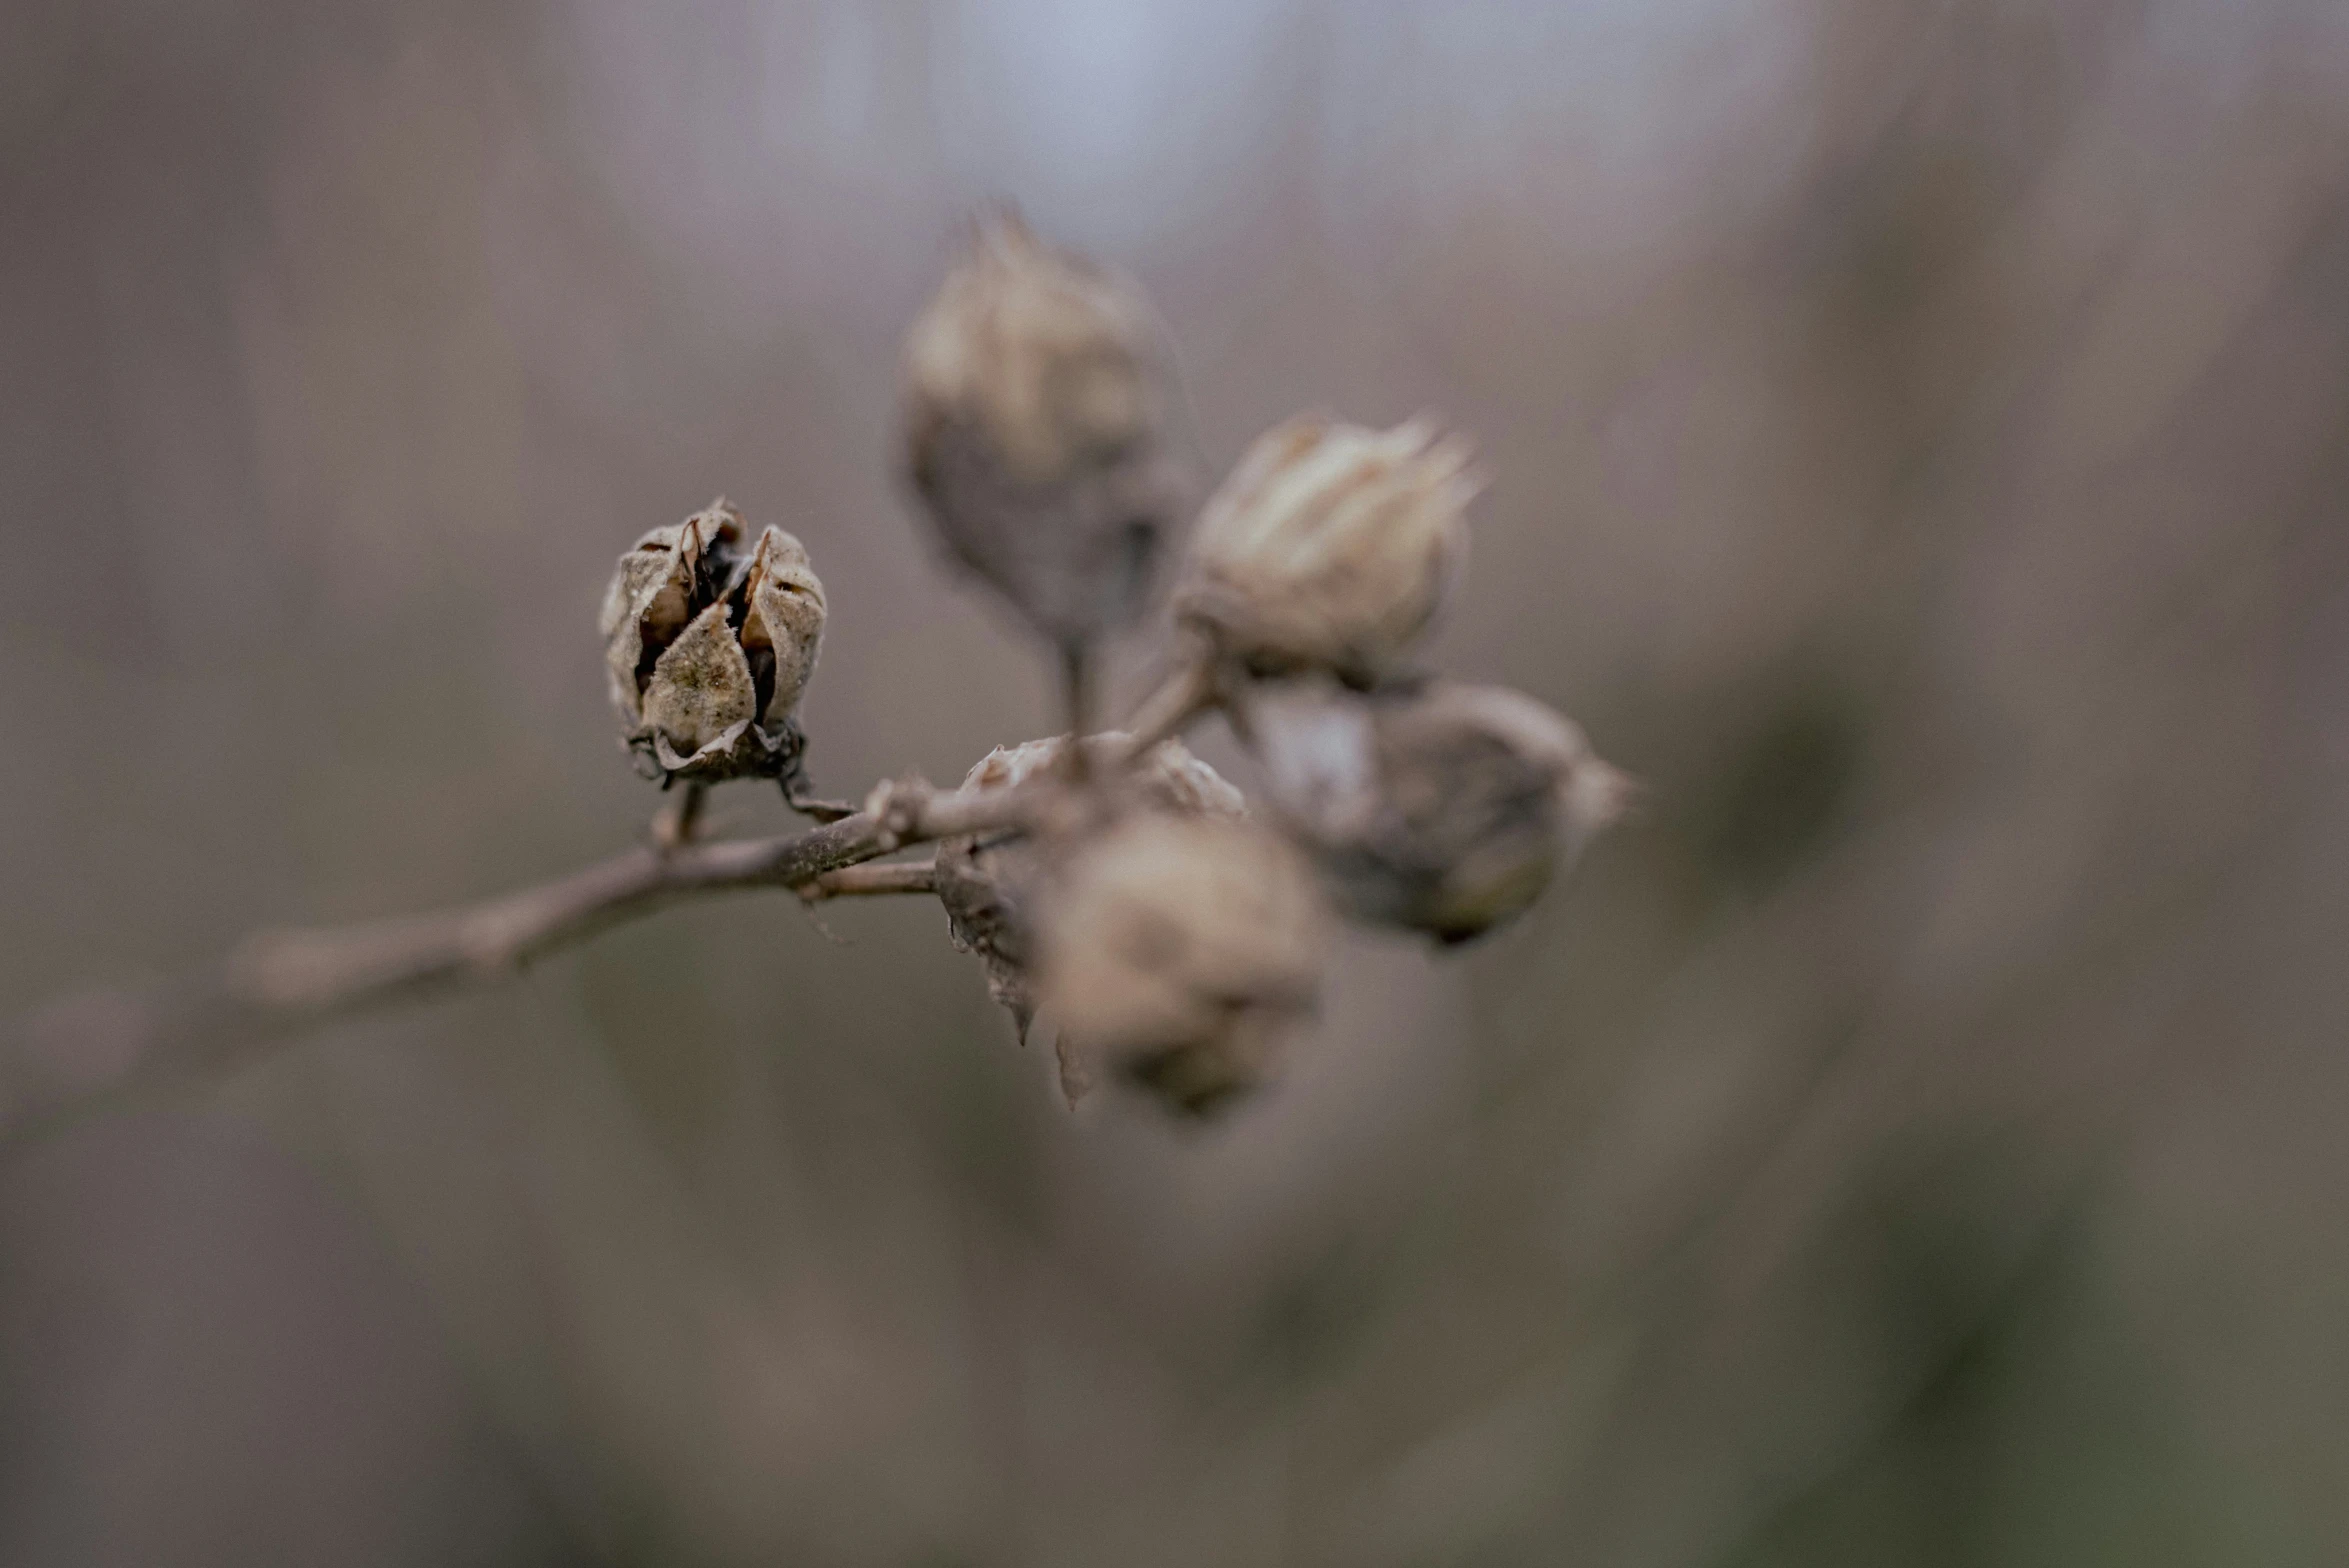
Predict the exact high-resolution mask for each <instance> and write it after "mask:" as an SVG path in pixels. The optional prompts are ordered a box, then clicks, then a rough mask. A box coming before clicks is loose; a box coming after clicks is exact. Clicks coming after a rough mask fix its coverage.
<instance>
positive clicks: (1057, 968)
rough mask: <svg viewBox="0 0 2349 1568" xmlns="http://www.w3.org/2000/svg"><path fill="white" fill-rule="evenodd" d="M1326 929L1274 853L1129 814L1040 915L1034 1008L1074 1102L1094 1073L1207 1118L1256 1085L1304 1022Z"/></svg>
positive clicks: (1246, 826) (1090, 850) (1241, 835)
mask: <svg viewBox="0 0 2349 1568" xmlns="http://www.w3.org/2000/svg"><path fill="white" fill-rule="evenodd" d="M1327 925H1328V922H1327V917H1326V913H1325V906H1324V905H1323V902H1322V899H1321V894H1320V891H1319V889H1317V888H1316V887H1315V885H1314V881H1313V876H1312V872H1311V870H1310V868H1308V867H1307V866H1306V865H1305V864H1304V862H1303V861H1302V859H1300V858H1299V856H1298V855H1297V854H1296V852H1295V851H1294V850H1292V849H1291V848H1290V847H1289V846H1288V845H1287V844H1286V843H1285V842H1283V841H1282V840H1281V838H1280V837H1279V836H1278V835H1276V834H1273V833H1269V832H1267V831H1265V830H1264V829H1262V828H1259V827H1257V826H1255V825H1253V824H1251V823H1249V822H1248V821H1246V820H1244V819H1240V818H1233V817H1225V816H1174V815H1170V814H1167V813H1164V812H1137V813H1133V814H1131V815H1128V816H1125V817H1121V818H1119V819H1117V820H1116V821H1114V822H1113V823H1111V824H1110V825H1109V826H1108V827H1107V829H1106V830H1104V831H1102V832H1101V833H1099V834H1097V835H1096V836H1094V837H1092V838H1090V839H1088V840H1087V841H1085V842H1084V843H1083V844H1081V845H1078V846H1076V847H1075V848H1073V849H1072V850H1071V851H1070V853H1069V854H1068V856H1067V858H1066V859H1065V860H1064V861H1062V862H1061V863H1060V864H1058V865H1056V866H1054V867H1053V868H1052V874H1051V877H1050V880H1049V882H1048V884H1047V885H1046V887H1045V890H1044V896H1043V897H1041V898H1040V899H1039V900H1038V904H1037V910H1036V917H1035V933H1036V960H1037V961H1036V993H1037V996H1038V998H1039V999H1040V1000H1041V1002H1042V1003H1043V1006H1044V1008H1045V1010H1046V1012H1048V1013H1049V1014H1050V1015H1051V1017H1052V1019H1053V1021H1054V1023H1055V1024H1057V1025H1058V1026H1059V1029H1060V1032H1061V1048H1062V1057H1061V1073H1062V1081H1063V1085H1064V1087H1066V1088H1067V1089H1068V1090H1069V1092H1070V1095H1071V1097H1072V1098H1074V1097H1075V1095H1077V1094H1079V1093H1082V1092H1083V1090H1084V1089H1085V1088H1086V1086H1087V1085H1088V1084H1089V1083H1090V1081H1091V1079H1092V1077H1093V1075H1094V1072H1095V1071H1096V1069H1106V1070H1107V1071H1109V1072H1112V1073H1114V1074H1116V1075H1117V1076H1119V1077H1122V1078H1124V1079H1126V1080H1127V1081H1129V1082H1131V1083H1134V1084H1136V1085H1138V1086H1140V1087H1142V1088H1144V1089H1147V1090H1149V1091H1150V1092H1152V1093H1153V1094H1155V1095H1157V1096H1158V1097H1159V1098H1160V1099H1161V1100H1162V1101H1164V1102H1165V1103H1166V1104H1167V1105H1169V1106H1170V1107H1172V1108H1174V1109H1176V1110H1180V1111H1183V1112H1186V1113H1188V1114H1191V1115H1205V1114H1208V1113H1210V1112H1213V1111H1215V1110H1218V1109H1220V1108H1222V1107H1223V1106H1224V1105H1226V1104H1227V1103H1229V1102H1230V1101H1232V1100H1234V1099H1235V1098H1237V1097H1239V1096H1240V1095H1242V1094H1245V1093H1246V1092H1247V1091H1249V1090H1252V1089H1254V1088H1256V1087H1257V1086H1259V1085H1260V1084H1262V1083H1263V1082H1264V1081H1265V1080H1266V1079H1267V1078H1268V1077H1270V1076H1271V1075H1272V1073H1273V1072H1274V1070H1275V1069H1276V1067H1277V1065H1278V1062H1279V1059H1280V1055H1281V1052H1282V1048H1283V1046H1284V1045H1285V1044H1286V1042H1287V1041H1288V1039H1289V1038H1290V1036H1291V1035H1292V1034H1293V1033H1294V1031H1295V1029H1296V1027H1297V1026H1298V1025H1299V1024H1300V1023H1301V1022H1302V1021H1303V1020H1305V1019H1306V1018H1307V1017H1309V1016H1310V1015H1311V1013H1312V1012H1313V1010H1314V1006H1315V1003H1316V1000H1317V997H1318V994H1319V990H1320V985H1321V973H1322V967H1323V962H1324V957H1325V951H1326V947H1327Z"/></svg>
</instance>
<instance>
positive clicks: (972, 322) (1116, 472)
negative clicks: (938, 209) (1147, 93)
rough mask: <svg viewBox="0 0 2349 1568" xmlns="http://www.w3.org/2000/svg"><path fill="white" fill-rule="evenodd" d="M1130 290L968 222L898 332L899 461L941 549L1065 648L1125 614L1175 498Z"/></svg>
mask: <svg viewBox="0 0 2349 1568" xmlns="http://www.w3.org/2000/svg"><path fill="white" fill-rule="evenodd" d="M1169 362H1170V357H1169V355H1168V354H1167V352H1166V350H1165V347H1164V344H1163V340H1162V335H1161V333H1160V331H1159V329H1158V327H1157V324H1156V322H1155V320H1154V318H1153V317H1152V315H1151V312H1150V309H1149V306H1148V304H1147V302H1146V301H1145V300H1144V299H1143V298H1142V295H1141V293H1140V291H1139V290H1138V289H1137V288H1136V287H1135V286H1134V285H1133V284H1131V283H1130V282H1128V281H1126V280H1125V279H1124V278H1122V277H1119V276H1118V275H1116V274H1114V273H1111V272H1108V271H1105V270H1103V269H1101V268H1099V267H1096V266H1094V265H1092V264H1090V263H1088V262H1085V261H1082V260H1079V259H1077V258H1074V257H1071V256H1068V255H1065V254H1063V253H1061V252H1059V251H1056V250H1054V249H1052V248H1051V247H1049V246H1047V245H1045V244H1044V243H1043V242H1042V241H1041V240H1039V239H1037V238H1036V236H1035V235H1034V234H1032V233H1030V232H1029V230H1028V229H1027V227H1026V225H1024V224H1022V223H1021V222H1020V221H1019V219H1017V218H1016V217H1012V216H1010V215H1008V214H1005V215H998V216H995V217H992V218H990V219H988V220H986V221H985V222H983V223H981V224H980V225H979V226H978V227H977V229H976V231H975V233H974V234H973V237H972V243H971V246H970V250H969V252H968V254H967V255H966V256H964V258H963V259H962V261H961V262H960V263H959V264H958V265H957V266H956V267H955V268H954V269H953V271H952V272H950V273H949V274H948V276H947V278H946V281H945V283H944V284H943V285H941V286H940V288H939V290H938V292H937V294H936V295H935V296H934V297H933V298H932V299H931V301H930V303H929V305H928V307H927V308H926V309H925V310H924V311H923V312H922V314H921V316H920V318H919V319H918V320H916V321H915V323H914V325H913V328H912V330H911V331H910V332H909V333H908V334H907V336H906V346H905V435H906V461H907V467H908V471H909V473H910V475H911V478H912V481H913V486H914V489H915V491H916V492H917V493H918V494H919V496H920V497H921V500H922V502H923V506H924V510H925V511H926V513H927V514H928V516H929V519H930V521H931V522H932V523H933V524H934V525H935V526H936V528H937V530H938V534H939V536H940V537H941V538H942V539H943V540H944V541H945V543H946V545H947V547H948V548H949V549H950V550H951V551H952V552H953V554H954V555H955V556H956V557H957V558H958V559H960V560H961V561H962V562H963V563H964V564H965V565H967V566H968V567H970V568H971V569H972V570H973V571H975V572H976V573H977V574H978V575H979V576H980V577H982V578H984V579H985V580H986V581H987V582H989V583H991V584H992V585H993V586H994V587H995V588H996V589H997V590H998V591H999V592H1000V593H1002V594H1003V596H1004V597H1005V598H1006V599H1008V600H1010V601H1011V603H1012V604H1013V606H1014V607H1016V608H1017V609H1018V610H1019V611H1020V613H1021V614H1022V615H1023V616H1025V617H1026V618H1027V620H1028V621H1029V622H1030V623H1031V624H1033V625H1035V626H1036V627H1037V628H1038V629H1039V630H1041V631H1042V632H1043V633H1044V634H1045V635H1046V636H1048V637H1050V638H1052V639H1054V640H1055V641H1057V642H1060V643H1062V644H1064V645H1076V644H1082V643H1084V642H1087V641H1089V640H1091V639H1093V638H1095V637H1097V636H1099V635H1100V634H1101V633H1103V632H1105V631H1109V630H1112V629H1114V628H1116V627H1118V626H1120V625H1123V624H1125V623H1127V622H1129V621H1131V620H1132V619H1133V618H1134V617H1135V616H1136V615H1137V614H1138V613H1139V612H1140V611H1141V609H1142V607H1143V604H1144V602H1145V600H1146V598H1147V595H1148V591H1149V587H1150V580H1151V576H1152V571H1153V568H1154V567H1155V565H1156V562H1157V558H1158V556H1159V553H1160V545H1161V541H1162V539H1163V537H1164V536H1165V534H1166V532H1167V531H1168V529H1169V527H1170V526H1171V524H1172V522H1173V520H1174V518H1175V517H1176V516H1177V515H1178V514H1179V513H1180V512H1181V511H1182V510H1183V509H1184V505H1185V496H1184V488H1185V487H1184V486H1183V484H1182V483H1181V476H1180V473H1179V471H1178V469H1177V467H1176V465H1175V464H1174V463H1173V462H1171V461H1170V459H1169V457H1168V454H1167V441H1166V435H1165V425H1166V419H1167V412H1166V405H1167V402H1168V395H1167V382H1168V380H1169V374H1168V365H1169Z"/></svg>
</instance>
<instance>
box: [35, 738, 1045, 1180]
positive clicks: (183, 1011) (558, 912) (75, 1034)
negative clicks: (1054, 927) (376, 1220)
mask: <svg viewBox="0 0 2349 1568" xmlns="http://www.w3.org/2000/svg"><path fill="white" fill-rule="evenodd" d="M1042 804H1043V794H1042V793H1041V792H1039V791H1036V790H1033V789H1026V788H1022V789H973V790H937V789H933V788H932V787H931V786H929V785H928V784H925V783H923V782H921V781H920V780H918V779H915V780H900V781H892V782H888V783H884V784H882V785H880V786H879V787H878V788H876V789H875V790H874V791H873V792H872V794H871V796H870V797H868V798H867V800H866V802H865V804H864V807H863V808H862V809H861V810H859V811H857V812H855V813H854V814H852V815H850V816H847V817H843V818H841V819H840V820H838V821H834V822H827V823H824V824H823V825H821V826H819V827H814V828H810V829H808V830H806V831H805V832H801V833H793V834H788V835H786V836H783V837H780V838H770V839H750V840H737V841H730V842H716V843H676V844H673V845H660V844H656V845H653V846H648V847H645V848H640V849H635V850H631V851H629V852H628V853H626V854H623V855H616V856H614V857H613V858H612V859H610V860H606V861H603V862H601V863H600V864H597V865H592V866H589V867H587V868H586V869H585V870H583V871H578V872H574V873H573V874H571V875H570V876H567V877H562V878H559V879H557V880H555V881H553V882H548V883H544V884H542V885H540V886H538V887H532V888H525V889H523V890H522V891H520V892H517V893H510V894H507V895H506V896H504V897H502V898H496V899H491V900H490V901H488V902H486V903H482V904H475V905H472V906H470V907H468V908H464V909H457V910H451V911H448V912H446V913H443V914H436V915H425V916H419V917H415V918H412V919H404V920H395V921H386V922H381V923H377V924H370V925H363V926H356V927H348V928H338V929H331V930H313V931H284V932H264V933H261V934H258V935H255V936H253V937H251V938H249V939H247V940H246V941H245V942H244V943H243V944H242V945H241V946H239V947H238V948H237V950H236V951H235V952H234V953H233V954H232V955H231V956H230V958H229V959H228V961H227V962H226V963H225V964H223V965H222V966H221V967H220V968H219V970H218V971H217V972H214V973H211V974H206V975H201V976H198V977H195V978H194V979H192V980H188V981H183V982H180V983H178V984H175V985H170V986H165V987H161V988H158V989H157V990H154V991H151V992H147V993H143V994H137V995H126V994H121V993H109V994H104V995H99V996H93V997H85V998H79V999H76V1000H74V1001H71V1002H67V1003H64V1004H61V1005H58V1006H53V1007H50V1008H48V1009H45V1010H43V1011H42V1012H40V1013H37V1014H35V1015H34V1016H32V1017H31V1018H29V1019H24V1020H20V1021H18V1023H17V1024H16V1025H15V1026H14V1027H13V1028H11V1029H10V1030H9V1038H7V1039H6V1040H4V1041H0V1138H5V1137H7V1136H10V1135H13V1134H15V1133H17V1132H20V1131H22V1130H23V1129H24V1128H26V1127H27V1126H28V1125H31V1124H33V1123H36V1122H39V1121H43V1120H46V1119H48V1118H49V1117H52V1116H54V1115H56V1114H58V1113H59V1112H61V1111H64V1110H67V1109H69V1108H71V1107H72V1106H74V1105H77V1104H80V1103H82V1102H84V1101H86V1100H89V1099H91V1098H93V1097H95V1096H98V1095H103V1094H108V1093H111V1092H114V1091H117V1090H121V1089H123V1088H126V1087H128V1086H130V1085H131V1084H133V1083H134V1082H145V1081H149V1080H151V1079H160V1078H166V1077H170V1076H173V1075H184V1074H192V1073H195V1072H199V1071H202V1070H204V1069H205V1068H207V1067H210V1066H213V1065H216V1064H219V1063H221V1062H224V1061H226V1060H230V1059H232V1058H234V1057H236V1056H238V1055H239V1054H241V1053H243V1052H247V1051H250V1050H252V1049H254V1048H257V1047H258V1046H260V1045H262V1044H265V1043H267V1042H269V1041H272V1040H276V1039H282V1038H284V1037H286V1036H288V1035H291V1034H294V1033H297V1032H299V1031H300V1030H302V1029H305V1028H309V1027H312V1026H314V1025H316V1024H319V1023H323V1022H325V1021H327V1020H329V1019H333V1018H338V1017H344V1016H348V1015H350V1014H354V1013H358V1012H363V1011H366V1010H368V1009H370V1008H374V1007H379V1006H383V1005H385V1004H387V1003H390V1002H395V1001H402V1000H406V999H410V998H416V997H423V996H429V995H436V994H440V993H444V992H449V991H455V990H459V989H463V988H465V987H467V986H473V985H480V984H485V983H488V982H492V981H496V980H500V979H503V978H506V977H508V976H510V975H513V974H516V973H518V972H519V971H521V970H522V969H524V968H525V967H527V966H528V965H529V964H531V963H532V962H534V961H536V960H537V959H540V958H543V957H545V956H547V955H548V954H550V953H553V952H556V951H559V950H560V949H562V948H565V947H569V946H572V945H573V944H575V943H579V942H584V941H586V940H587V939H588V938H590V937H592V936H595V935H596V934H597V933H599V932H602V931H604V930H607V929H609V928H610V927H612V926H615V925H618V924H621V923H622V922H624V921H628V920H633V919H636V918H638V917H639V916H642V915H647V914H650V913H652V912H653V911H654V910H657V909H661V908H665V907H667V906H668V905H670V904H673V903H677V902H681V901H683V900H685V899H689V898H696V897H700V896H703V895H705V894H712V893H726V892H733V891H737V890H742V889H751V888H804V887H807V886H809V885H811V884H813V883H816V882H817V881H818V880H819V879H821V878H823V877H825V876H826V875H828V874H833V873H838V872H840V871H842V870H843V869H845V868H851V867H857V866H859V865H860V863H861V862H863V861H867V860H872V859H874V858H876V857H878V856H881V855H886V854H890V853H892V852H893V851H895V850H897V849H899V848H902V847H903V846H906V845H909V844H918V843H924V842H927V841H929V840H932V839H938V838H948V837H952V836H954V835H956V834H960V833H973V832H978V831H982V830H984V829H988V828H997V827H1007V826H1011V825H1013V824H1016V823H1019V822H1023V821H1025V820H1027V819H1028V818H1029V817H1030V816H1031V815H1033V814H1034V812H1035V811H1036V810H1037V809H1038V808H1039V807H1040V806H1041V805H1042ZM872 869H873V870H874V871H875V872H876V873H886V876H875V877H871V878H864V879H856V880H857V881H858V882H863V883H872V884H875V885H873V886H862V885H852V886H850V887H848V888H846V889H845V890H846V891H856V892H865V891H884V890H886V891H912V890H913V889H912V888H911V887H910V885H901V886H896V887H890V888H887V889H883V888H881V887H880V886H878V885H877V884H879V883H881V882H883V881H893V882H901V883H902V882H905V881H906V880H907V879H909V878H910V876H911V874H912V873H914V872H917V871H919V872H925V873H926V871H927V869H928V868H927V867H926V866H888V867H874V868H872ZM831 891H832V890H827V893H828V894H829V893H830V892H831Z"/></svg>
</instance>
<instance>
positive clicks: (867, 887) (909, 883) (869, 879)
mask: <svg viewBox="0 0 2349 1568" xmlns="http://www.w3.org/2000/svg"><path fill="white" fill-rule="evenodd" d="M937 891H938V863H937V862H936V861H935V860H902V861H891V862H889V863H888V864H886V865H879V864H874V865H862V866H842V867H841V868H840V869H839V870H838V871H827V872H825V873H824V874H823V875H822V876H820V877H817V878H816V879H815V880H814V881H812V882H802V883H801V884H800V885H799V896H800V897H801V898H804V899H806V900H807V901H808V902H809V903H811V904H814V903H820V902H821V901H823V900H824V899H827V898H880V897H884V896H886V895H888V894H892V893H935V892H937Z"/></svg>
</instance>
